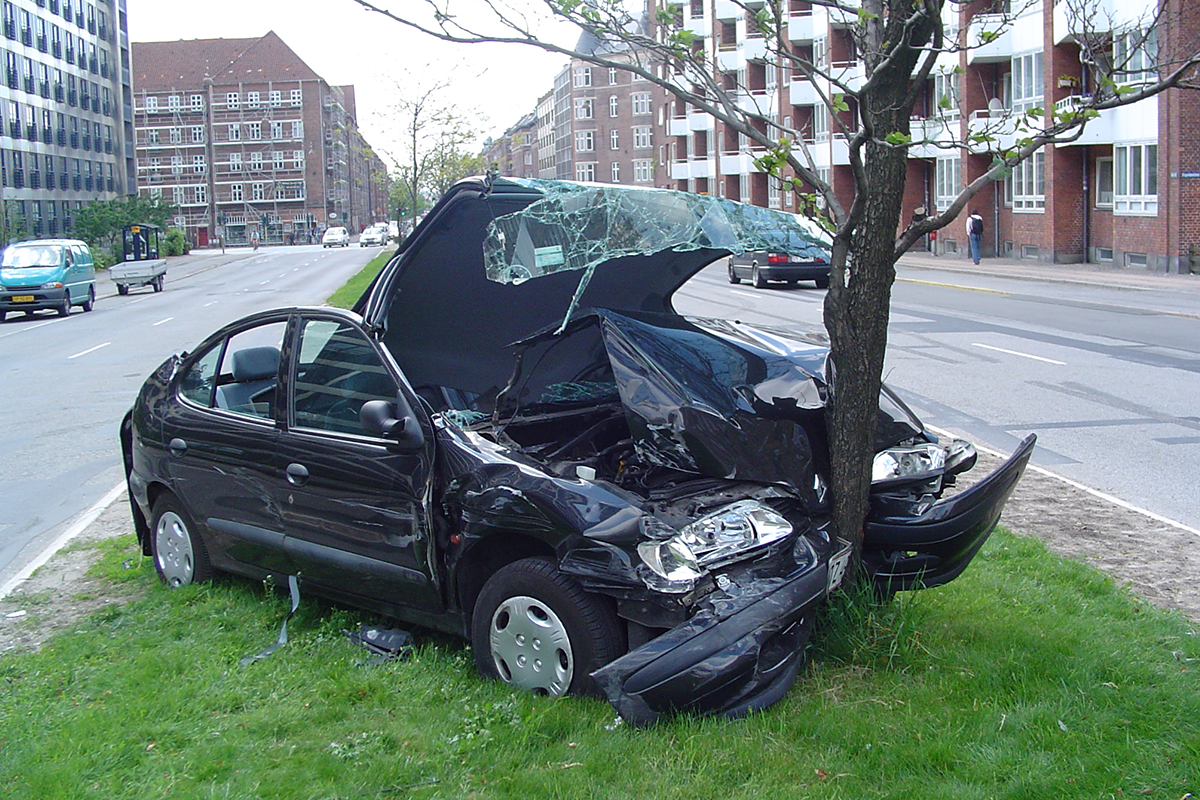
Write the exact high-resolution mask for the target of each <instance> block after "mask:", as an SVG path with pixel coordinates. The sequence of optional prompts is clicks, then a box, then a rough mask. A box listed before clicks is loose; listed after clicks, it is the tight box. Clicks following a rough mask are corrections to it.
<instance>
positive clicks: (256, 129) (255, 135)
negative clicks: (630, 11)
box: [246, 122, 262, 141]
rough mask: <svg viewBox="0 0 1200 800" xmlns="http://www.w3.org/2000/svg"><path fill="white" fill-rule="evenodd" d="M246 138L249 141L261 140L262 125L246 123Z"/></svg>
mask: <svg viewBox="0 0 1200 800" xmlns="http://www.w3.org/2000/svg"><path fill="white" fill-rule="evenodd" d="M246 138H247V139H250V140H251V141H257V140H258V139H261V138H262V123H261V122H247V123H246Z"/></svg>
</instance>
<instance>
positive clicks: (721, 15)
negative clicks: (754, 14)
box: [713, 0, 744, 19]
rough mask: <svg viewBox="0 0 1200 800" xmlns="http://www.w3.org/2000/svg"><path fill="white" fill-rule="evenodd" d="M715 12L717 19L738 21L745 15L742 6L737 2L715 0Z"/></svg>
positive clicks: (732, 0) (733, 0)
mask: <svg viewBox="0 0 1200 800" xmlns="http://www.w3.org/2000/svg"><path fill="white" fill-rule="evenodd" d="M713 12H714V13H715V14H716V17H717V19H738V18H740V17H741V16H742V14H743V13H744V11H743V9H742V7H741V5H739V4H738V3H737V2H735V0H714V2H713Z"/></svg>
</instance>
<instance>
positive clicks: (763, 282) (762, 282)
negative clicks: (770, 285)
mask: <svg viewBox="0 0 1200 800" xmlns="http://www.w3.org/2000/svg"><path fill="white" fill-rule="evenodd" d="M751 275H752V279H753V281H754V288H755V289H765V288H767V279H766V278H764V277H763V276H762V275H760V274H759V272H758V264H755V265H754V272H753V273H751Z"/></svg>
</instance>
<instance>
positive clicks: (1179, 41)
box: [666, 0, 1200, 272]
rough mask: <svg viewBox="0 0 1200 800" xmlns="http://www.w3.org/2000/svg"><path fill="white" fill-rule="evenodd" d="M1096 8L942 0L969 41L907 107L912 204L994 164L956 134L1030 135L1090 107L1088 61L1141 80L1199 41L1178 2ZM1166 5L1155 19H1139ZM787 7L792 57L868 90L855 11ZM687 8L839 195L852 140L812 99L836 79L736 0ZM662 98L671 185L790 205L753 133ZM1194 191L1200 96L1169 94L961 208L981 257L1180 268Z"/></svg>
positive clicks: (720, 63)
mask: <svg viewBox="0 0 1200 800" xmlns="http://www.w3.org/2000/svg"><path fill="white" fill-rule="evenodd" d="M1095 5H1096V8H1095V10H1094V13H1087V14H1086V15H1085V16H1084V17H1081V16H1075V15H1072V14H1071V13H1070V9H1071V8H1072V7H1074V8H1078V7H1080V6H1081V4H1080V3H1068V2H1064V1H1063V0H1059V2H1053V0H1034V1H1033V2H1028V3H1025V2H1022V3H1011V4H1010V3H1008V2H1004V1H1003V0H1000V1H999V2H996V3H984V2H974V3H968V4H947V5H946V9H945V16H944V20H943V21H944V24H945V27H946V30H947V33H948V36H949V37H951V38H952V40H954V41H961V42H962V43H963V44H965V45H966V47H964V48H963V49H961V51H959V52H953V53H946V54H944V55H943V56H942V57H941V60H940V62H939V64H938V68H937V70H935V74H934V75H933V76H932V78H931V80H929V81H928V85H927V86H926V87H924V88H923V98H922V101H921V102H920V104H919V105H918V108H917V109H915V111H914V113H915V114H916V115H917V116H916V117H915V118H914V119H913V120H912V122H911V127H912V135H913V138H914V139H918V140H926V141H928V142H931V144H926V145H922V146H917V147H914V148H912V150H911V151H910V158H909V169H908V178H907V183H906V187H905V205H906V208H908V209H911V212H912V213H917V212H918V211H920V210H924V211H928V210H929V209H938V210H940V209H944V208H946V207H947V206H948V204H949V203H950V201H951V200H952V199H953V198H954V196H955V195H957V194H958V192H959V191H960V190H961V188H962V187H963V186H965V185H966V184H967V183H968V182H969V181H971V180H974V179H975V178H978V177H979V176H980V175H982V174H984V173H985V172H986V171H987V170H988V169H989V167H990V166H991V164H992V158H993V156H992V154H990V153H989V152H987V148H986V146H975V147H972V148H970V149H968V148H966V147H961V146H954V144H955V143H962V142H966V141H968V137H969V136H970V135H971V134H974V133H988V134H990V135H993V136H994V137H995V141H996V144H998V145H1001V146H1008V145H1011V144H1012V143H1013V142H1015V141H1016V140H1017V138H1018V137H1019V136H1021V135H1023V134H1021V133H1020V132H1019V131H1018V130H1017V128H1016V120H1017V119H1018V118H1019V117H1020V114H1021V113H1022V112H1024V111H1026V110H1028V109H1033V108H1043V109H1051V108H1054V109H1058V110H1063V109H1070V108H1072V107H1078V106H1079V105H1080V104H1081V103H1083V102H1086V98H1087V97H1088V95H1089V93H1090V91H1091V88H1092V87H1093V86H1094V85H1095V80H1096V70H1095V69H1094V64H1093V63H1091V62H1092V61H1094V60H1096V59H1097V58H1099V59H1100V60H1103V61H1107V62H1109V63H1118V64H1125V65H1126V70H1125V71H1124V72H1123V73H1122V74H1121V75H1120V76H1119V77H1118V83H1120V84H1123V85H1124V86H1128V87H1136V86H1137V85H1139V84H1141V83H1142V82H1144V81H1147V80H1153V79H1156V77H1157V75H1158V71H1159V69H1160V67H1159V65H1158V60H1157V57H1158V54H1159V53H1168V52H1175V51H1177V50H1178V49H1179V47H1180V46H1181V45H1186V44H1188V43H1191V44H1193V45H1194V43H1195V42H1196V41H1200V15H1196V14H1195V13H1189V14H1185V13H1184V11H1185V5H1186V0H1163V2H1162V3H1161V5H1160V6H1155V5H1154V4H1152V3H1148V2H1147V0H1095ZM1083 7H1084V8H1085V9H1087V8H1089V7H1088V6H1086V4H1084V6H1083ZM1160 8H1161V10H1162V17H1161V21H1160V23H1159V24H1158V25H1157V26H1155V27H1153V28H1147V27H1145V25H1146V22H1145V21H1146V20H1147V19H1150V18H1152V17H1153V16H1154V13H1155V11H1156V10H1158V9H1160ZM787 12H788V13H787V19H786V27H785V29H784V30H785V36H786V39H787V43H788V46H790V47H791V50H792V52H793V53H794V54H796V55H797V56H800V57H803V58H805V59H807V60H809V61H811V63H813V64H815V65H816V66H817V67H818V68H819V69H820V70H822V71H824V72H826V73H827V74H832V75H834V76H836V77H838V78H839V79H840V80H842V81H843V82H845V83H847V84H849V85H850V86H851V87H858V86H861V85H862V82H863V81H864V80H865V75H864V71H863V66H862V64H861V63H860V62H859V61H858V60H857V57H856V54H855V47H854V41H853V37H852V35H851V28H852V26H853V25H854V24H855V23H856V22H857V15H856V14H854V13H851V12H847V11H840V10H837V9H832V8H829V7H826V6H821V5H815V4H811V3H809V2H806V0H788V6H787ZM681 13H682V15H683V24H684V26H685V27H686V28H687V29H688V30H690V31H692V32H693V33H694V34H695V35H696V37H697V41H699V42H702V43H703V44H702V46H703V47H704V49H705V52H706V54H707V55H708V56H709V57H710V58H711V61H712V63H713V64H714V65H715V67H714V68H715V69H716V70H717V75H718V76H719V77H720V80H722V81H723V83H724V85H725V86H726V88H727V89H730V90H731V91H735V92H737V93H738V94H739V97H740V102H742V103H743V107H745V108H750V109H755V110H758V111H759V112H760V113H762V114H763V116H765V117H767V118H768V119H769V120H771V121H772V122H774V123H777V124H781V125H782V126H783V127H784V128H785V129H789V130H792V131H794V134H795V138H796V139H802V140H803V141H804V142H805V144H806V145H807V146H808V148H809V151H810V152H811V154H812V157H813V162H814V164H815V167H816V170H817V171H818V173H819V174H820V175H821V176H822V177H823V178H824V179H825V180H827V181H829V182H831V183H832V185H833V186H834V187H835V190H836V191H837V192H838V193H839V196H841V197H842V198H843V200H844V201H845V202H847V203H848V202H849V199H850V197H851V193H852V191H853V181H852V175H851V172H850V165H849V150H848V147H847V141H846V137H845V136H844V135H842V134H840V133H839V132H838V130H837V126H836V124H835V120H834V119H833V118H831V116H830V113H829V110H828V109H827V107H826V106H825V104H824V103H823V102H821V100H820V97H821V92H824V94H825V96H829V92H830V91H831V90H832V88H831V84H830V83H829V81H828V80H822V79H820V78H818V79H816V81H815V82H814V81H813V80H809V79H808V77H807V76H806V75H805V74H804V73H803V72H802V71H799V70H796V71H793V70H791V69H784V68H781V67H780V66H779V65H778V63H777V60H775V59H772V58H770V56H769V52H768V48H767V43H766V41H765V40H764V37H763V33H762V31H760V30H758V26H757V25H756V23H755V19H754V16H753V15H752V14H751V15H748V14H747V12H746V11H745V8H744V4H740V3H736V2H732V0H689V2H688V3H687V4H685V6H684V7H683V8H682V9H681ZM1085 42H1090V43H1091V44H1092V45H1093V46H1091V47H1086V46H1083V45H1084V43H1085ZM1096 42H1100V46H1099V48H1097V47H1095V46H1094V45H1095V43H1096ZM818 90H820V91H818ZM666 108H667V117H668V121H667V131H666V133H667V135H668V137H669V143H668V150H669V153H668V156H667V160H668V161H669V163H670V178H671V182H672V185H673V186H675V187H677V188H679V189H684V190H690V191H695V192H708V193H712V194H717V195H720V196H723V197H728V198H731V199H736V200H742V201H745V202H750V203H753V204H755V205H762V206H769V207H773V208H781V209H789V210H796V209H797V205H796V198H795V197H794V196H792V195H790V194H789V193H788V192H784V191H782V190H781V189H780V186H779V184H778V183H777V182H776V181H774V180H769V179H768V176H767V175H766V174H765V173H763V172H762V171H761V170H759V169H758V168H757V167H756V166H755V164H754V159H755V157H756V156H757V155H760V154H761V153H760V151H759V150H758V149H757V147H756V146H755V145H753V144H752V143H751V142H749V141H747V139H746V137H744V136H739V135H738V134H737V133H736V132H735V131H733V130H732V129H730V128H729V127H728V126H725V125H723V124H720V123H717V122H715V121H714V120H713V119H712V118H711V117H709V116H707V115H705V114H703V113H702V112H699V111H697V110H695V109H692V108H688V107H686V106H685V105H683V104H680V103H678V102H675V101H673V100H671V101H667V103H666ZM851 124H852V123H851ZM939 144H940V145H941V146H938V145H939ZM947 146H948V147H947ZM1198 201H1200V95H1198V93H1196V92H1194V91H1185V90H1170V91H1168V92H1166V93H1164V94H1162V95H1159V96H1157V97H1155V98H1150V99H1146V100H1143V101H1141V102H1139V103H1137V104H1136V105H1132V106H1127V107H1124V108H1117V109H1112V110H1106V111H1103V112H1101V113H1100V115H1099V117H1098V118H1097V119H1094V120H1092V121H1091V122H1090V123H1089V124H1088V126H1087V128H1086V130H1085V132H1084V134H1083V135H1082V136H1080V137H1079V138H1078V139H1076V140H1075V141H1072V142H1070V143H1066V144H1060V145H1056V146H1048V147H1046V148H1045V149H1044V151H1043V152H1040V153H1038V154H1037V155H1036V156H1034V158H1032V159H1031V160H1029V161H1028V162H1026V163H1024V164H1022V165H1021V166H1019V167H1018V168H1016V169H1015V170H1013V171H1012V174H1010V175H1008V176H1007V178H1006V179H1004V180H1003V181H999V182H997V183H996V184H995V185H994V186H993V187H992V188H989V189H988V190H986V191H984V192H983V193H981V194H979V195H977V196H976V197H975V198H974V199H973V201H972V203H971V207H972V208H976V209H978V210H979V211H980V213H981V214H982V215H983V216H984V218H985V220H986V223H987V224H986V234H985V242H984V254H985V255H995V254H1000V255H1004V256H1009V257H1016V258H1027V259H1034V260H1042V261H1048V262H1078V261H1085V260H1087V261H1093V262H1115V263H1118V264H1125V265H1131V266H1134V265H1136V266H1145V267H1147V268H1150V269H1154V270H1158V271H1170V272H1186V271H1188V269H1189V265H1190V264H1192V263H1196V264H1197V265H1198V267H1197V268H1200V252H1198V251H1200V203H1198ZM907 221H908V220H907V219H905V220H903V222H904V223H907ZM960 227H961V226H959V225H954V226H951V227H949V228H946V229H944V230H943V231H941V232H940V234H939V237H938V239H937V241H936V244H935V247H936V249H937V251H938V252H940V253H947V254H954V253H961V252H962V251H963V250H964V249H965V240H966V237H965V234H963V233H962V232H961V231H960Z"/></svg>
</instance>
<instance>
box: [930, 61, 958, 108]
mask: <svg viewBox="0 0 1200 800" xmlns="http://www.w3.org/2000/svg"><path fill="white" fill-rule="evenodd" d="M933 104H934V109H935V113H936V114H937V115H938V116H939V117H941V118H943V119H947V120H956V119H958V117H959V108H960V106H959V101H958V74H957V73H955V72H938V73H935V74H934V76H933Z"/></svg>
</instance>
